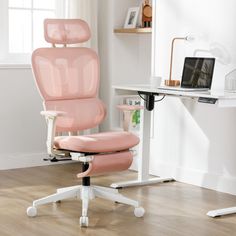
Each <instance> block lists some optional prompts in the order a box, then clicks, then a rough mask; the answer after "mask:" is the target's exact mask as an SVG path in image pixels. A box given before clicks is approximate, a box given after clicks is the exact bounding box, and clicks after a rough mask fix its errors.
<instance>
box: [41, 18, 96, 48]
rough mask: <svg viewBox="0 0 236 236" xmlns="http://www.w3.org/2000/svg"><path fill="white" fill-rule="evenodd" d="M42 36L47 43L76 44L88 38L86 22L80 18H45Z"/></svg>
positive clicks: (89, 33)
mask: <svg viewBox="0 0 236 236" xmlns="http://www.w3.org/2000/svg"><path fill="white" fill-rule="evenodd" d="M44 37H45V40H46V41H47V42H48V43H51V44H53V45H55V44H63V45H67V44H76V43H83V42H86V41H88V40H89V39H90V37H91V32H90V29H89V26H88V24H87V23H86V22H85V21H83V20H80V19H45V21H44Z"/></svg>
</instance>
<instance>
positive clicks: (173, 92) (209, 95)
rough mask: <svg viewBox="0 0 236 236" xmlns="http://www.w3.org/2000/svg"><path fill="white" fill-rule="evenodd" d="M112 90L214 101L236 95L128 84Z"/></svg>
mask: <svg viewBox="0 0 236 236" xmlns="http://www.w3.org/2000/svg"><path fill="white" fill-rule="evenodd" d="M112 87H113V88H114V89H119V90H128V91H136V92H137V91H140V92H149V93H158V94H160V95H170V96H171V95H172V96H183V97H192V98H199V97H204V98H216V99H236V93H230V92H226V91H224V90H214V91H213V90H211V91H177V90H167V89H160V88H155V87H152V86H151V85H144V84H130V85H113V86H112Z"/></svg>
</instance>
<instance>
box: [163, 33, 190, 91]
mask: <svg viewBox="0 0 236 236" xmlns="http://www.w3.org/2000/svg"><path fill="white" fill-rule="evenodd" d="M177 40H186V41H188V42H192V41H194V40H195V38H194V36H192V35H189V36H186V37H175V38H173V40H172V44H171V56H170V74H169V79H168V80H165V85H166V86H173V87H175V86H179V85H180V81H179V80H172V67H173V57H174V46H175V42H176V41H177Z"/></svg>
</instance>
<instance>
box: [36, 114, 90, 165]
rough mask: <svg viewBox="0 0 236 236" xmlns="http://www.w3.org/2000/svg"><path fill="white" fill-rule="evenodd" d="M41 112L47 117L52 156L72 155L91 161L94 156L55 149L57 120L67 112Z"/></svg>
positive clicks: (48, 150) (74, 158)
mask: <svg viewBox="0 0 236 236" xmlns="http://www.w3.org/2000/svg"><path fill="white" fill-rule="evenodd" d="M40 114H41V115H42V116H44V117H45V119H46V122H47V126H48V131H47V142H46V145H47V153H48V155H49V156H50V157H63V156H66V155H69V156H71V158H72V160H74V161H80V162H91V161H92V160H93V156H85V155H84V154H83V153H73V152H67V151H58V150H56V149H54V138H55V136H56V125H55V124H56V120H57V118H58V117H60V116H65V115H66V112H62V111H41V112H40Z"/></svg>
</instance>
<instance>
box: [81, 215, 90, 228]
mask: <svg viewBox="0 0 236 236" xmlns="http://www.w3.org/2000/svg"><path fill="white" fill-rule="evenodd" d="M88 224H89V220H88V217H86V216H81V217H80V227H88Z"/></svg>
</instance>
